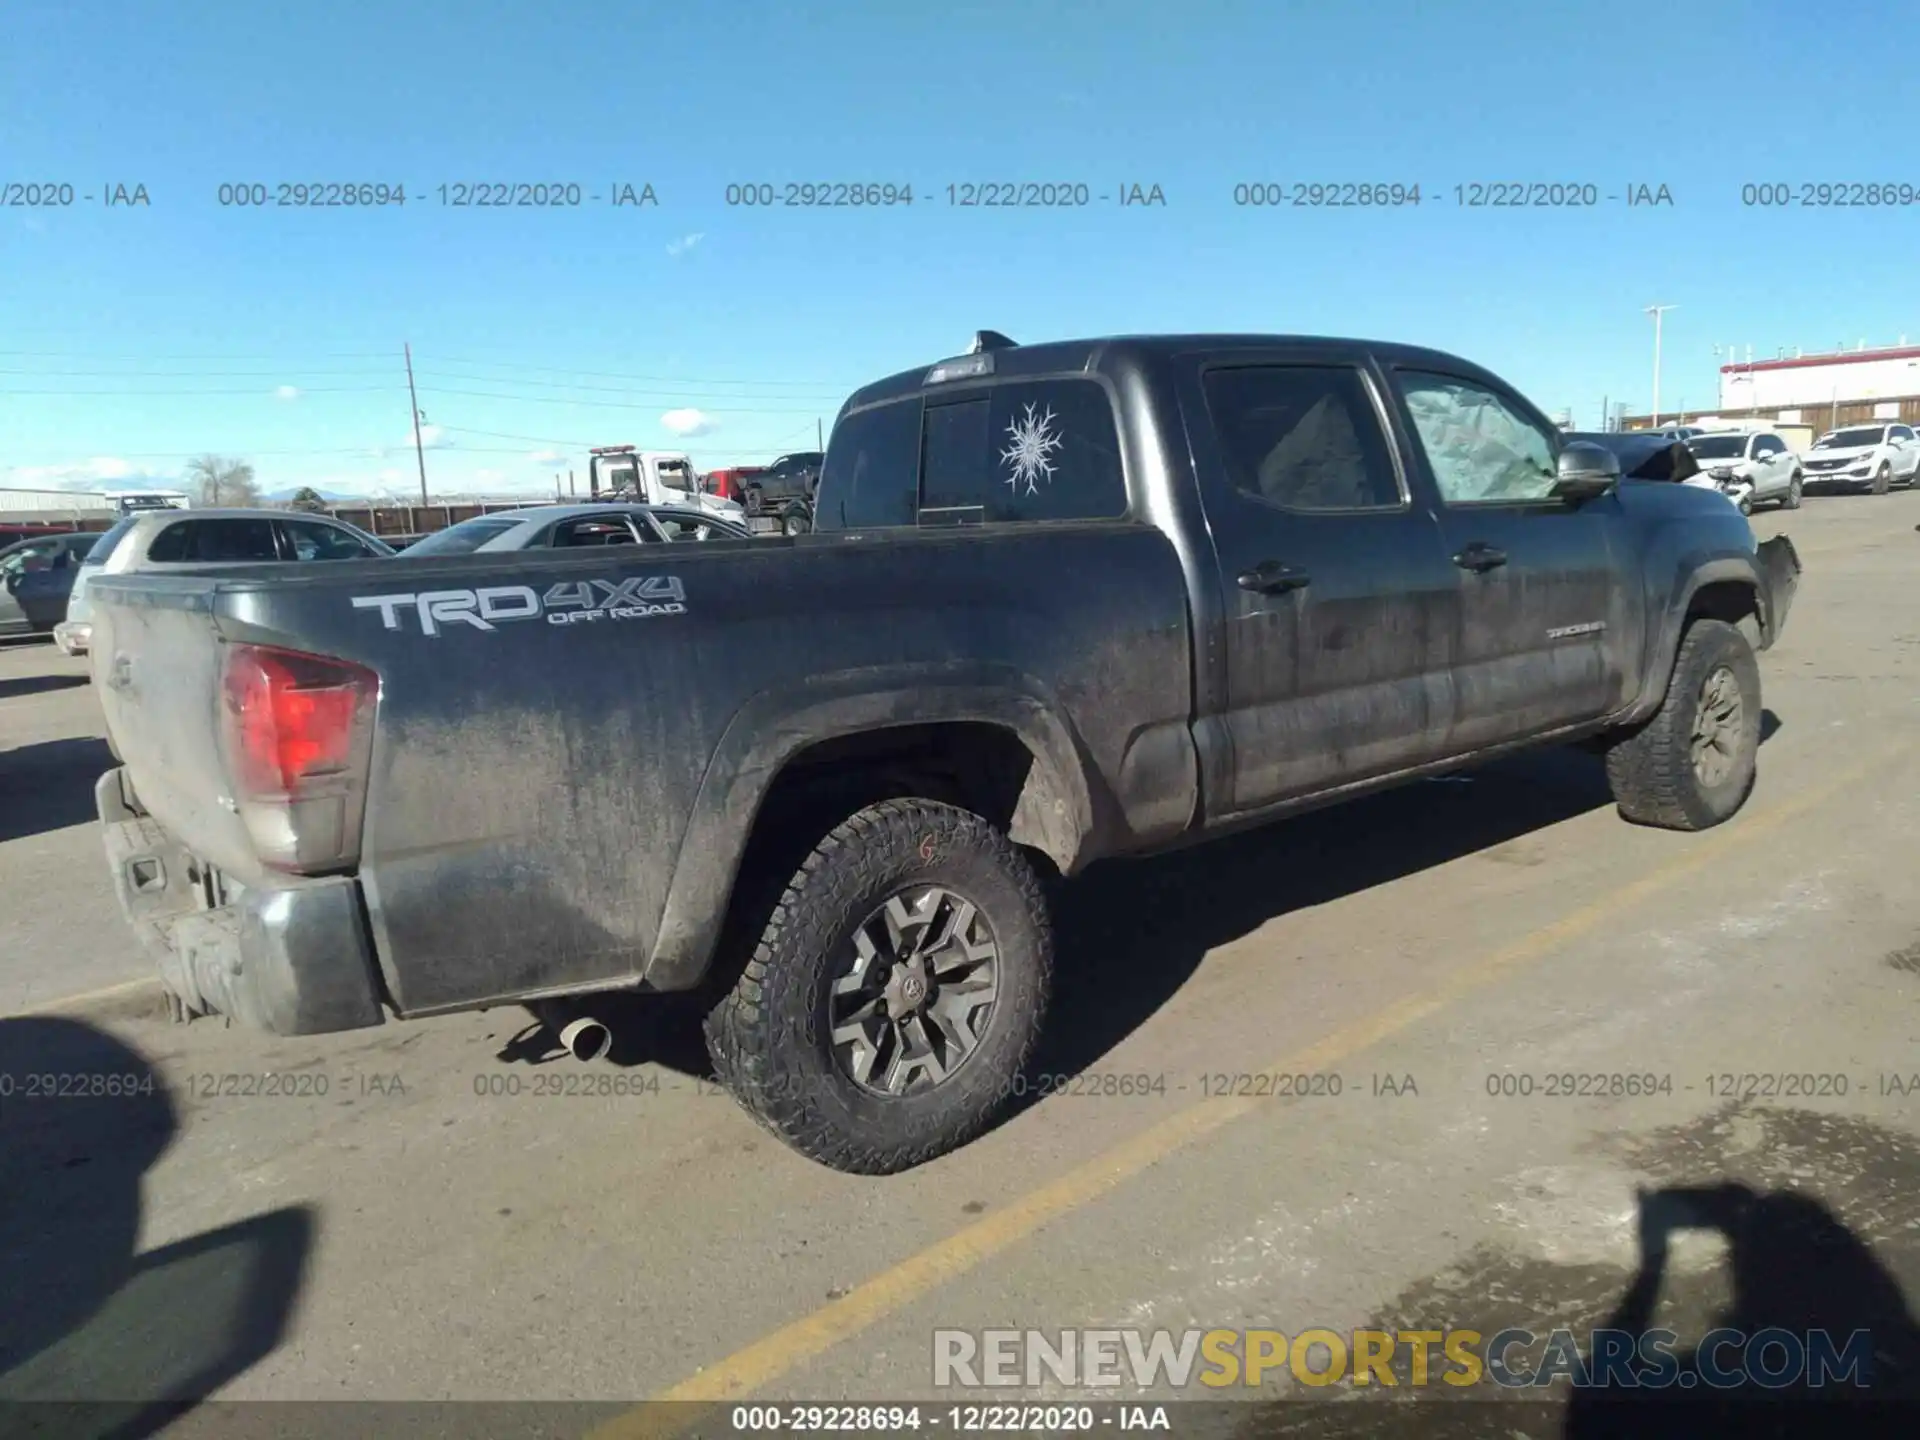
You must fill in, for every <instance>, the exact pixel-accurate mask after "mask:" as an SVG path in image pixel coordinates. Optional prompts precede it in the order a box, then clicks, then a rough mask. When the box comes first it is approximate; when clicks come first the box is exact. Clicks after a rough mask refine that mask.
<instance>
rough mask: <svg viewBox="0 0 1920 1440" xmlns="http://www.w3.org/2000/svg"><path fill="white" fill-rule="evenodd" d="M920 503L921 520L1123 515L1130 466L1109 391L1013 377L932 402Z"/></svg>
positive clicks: (1077, 383)
mask: <svg viewBox="0 0 1920 1440" xmlns="http://www.w3.org/2000/svg"><path fill="white" fill-rule="evenodd" d="M920 505H921V521H922V523H928V522H934V523H937V522H939V521H941V520H960V521H965V520H980V521H1018V520H1112V519H1117V518H1118V517H1120V516H1122V515H1125V514H1126V513H1127V481H1126V472H1125V470H1124V469H1123V468H1122V467H1121V464H1120V437H1119V433H1118V431H1117V430H1116V429H1115V428H1114V423H1113V405H1112V403H1111V402H1110V401H1109V400H1108V399H1107V392H1106V390H1105V388H1104V387H1102V386H1101V385H1099V384H1097V383H1095V382H1094V381H1091V380H1040V381H1029V382H1016V383H1012V384H1006V385H997V386H995V387H994V388H993V389H991V390H988V391H986V392H985V393H984V394H982V395H980V396H977V397H974V398H969V399H966V400H962V401H959V402H957V403H954V404H947V405H934V404H929V405H928V406H927V424H926V435H925V447H924V450H923V452H922V458H921V479H920Z"/></svg>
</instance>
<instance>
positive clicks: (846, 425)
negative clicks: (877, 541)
mask: <svg viewBox="0 0 1920 1440" xmlns="http://www.w3.org/2000/svg"><path fill="white" fill-rule="evenodd" d="M919 488H920V400H919V398H918V397H917V396H916V397H915V398H913V399H911V400H895V401H893V402H892V403H890V404H886V405H875V406H874V407H873V408H872V409H870V410H859V411H855V412H854V413H853V414H851V415H848V416H846V417H845V418H843V419H842V420H841V421H840V423H839V424H837V425H835V426H834V427H833V438H832V439H831V440H830V441H828V443H827V456H826V460H825V462H824V463H823V465H822V467H821V472H820V491H819V496H818V501H817V513H816V514H815V516H814V524H815V527H816V528H817V529H821V530H866V529H872V528H875V527H883V528H884V527H889V526H900V525H911V524H913V523H914V510H915V497H916V495H917V494H918V492H919Z"/></svg>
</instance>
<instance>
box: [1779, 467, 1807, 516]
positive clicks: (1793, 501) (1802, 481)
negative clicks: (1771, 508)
mask: <svg viewBox="0 0 1920 1440" xmlns="http://www.w3.org/2000/svg"><path fill="white" fill-rule="evenodd" d="M1805 490H1806V477H1804V476H1801V475H1795V476H1794V477H1793V479H1792V480H1790V481H1788V482H1787V498H1786V499H1784V500H1782V501H1781V502H1780V508H1781V509H1782V510H1798V509H1799V508H1800V497H1801V495H1802V494H1803V493H1804V492H1805Z"/></svg>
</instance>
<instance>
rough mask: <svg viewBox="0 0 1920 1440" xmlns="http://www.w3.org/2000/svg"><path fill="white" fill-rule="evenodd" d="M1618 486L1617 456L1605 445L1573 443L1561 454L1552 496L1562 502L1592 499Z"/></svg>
mask: <svg viewBox="0 0 1920 1440" xmlns="http://www.w3.org/2000/svg"><path fill="white" fill-rule="evenodd" d="M1619 483H1620V457H1619V456H1617V455H1615V454H1614V453H1613V452H1612V451H1611V450H1609V449H1607V447H1606V446H1604V445H1595V444H1593V443H1592V442H1591V441H1587V440H1576V441H1574V442H1573V444H1571V445H1569V446H1567V447H1566V448H1565V449H1564V450H1562V451H1561V452H1560V461H1559V464H1558V465H1557V466H1556V467H1555V474H1554V481H1553V493H1554V494H1555V495H1557V496H1559V497H1560V498H1561V499H1563V500H1572V501H1576V502H1577V501H1581V500H1594V499H1597V498H1599V497H1600V496H1602V495H1605V494H1606V493H1607V492H1608V491H1609V490H1612V489H1613V488H1614V487H1615V486H1617V485H1618V484H1619Z"/></svg>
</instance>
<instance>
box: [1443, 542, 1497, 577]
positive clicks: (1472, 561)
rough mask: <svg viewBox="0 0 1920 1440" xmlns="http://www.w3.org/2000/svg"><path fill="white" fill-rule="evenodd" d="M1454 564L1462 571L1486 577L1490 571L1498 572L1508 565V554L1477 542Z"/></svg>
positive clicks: (1455, 559) (1462, 552) (1460, 555)
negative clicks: (1469, 571)
mask: <svg viewBox="0 0 1920 1440" xmlns="http://www.w3.org/2000/svg"><path fill="white" fill-rule="evenodd" d="M1453 563H1454V564H1456V565H1458V566H1459V567H1460V568H1461V569H1462V570H1471V571H1473V573H1474V574H1476V575H1484V574H1485V573H1486V572H1487V571H1489V570H1497V569H1499V568H1500V567H1501V566H1502V565H1504V564H1506V563H1507V552H1506V551H1504V550H1496V549H1494V547H1493V546H1491V545H1488V544H1485V543H1483V542H1482V541H1479V540H1476V541H1474V542H1473V543H1472V544H1471V545H1469V546H1467V548H1466V549H1464V550H1462V551H1461V552H1460V553H1459V554H1458V555H1456V556H1454V557H1453Z"/></svg>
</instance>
